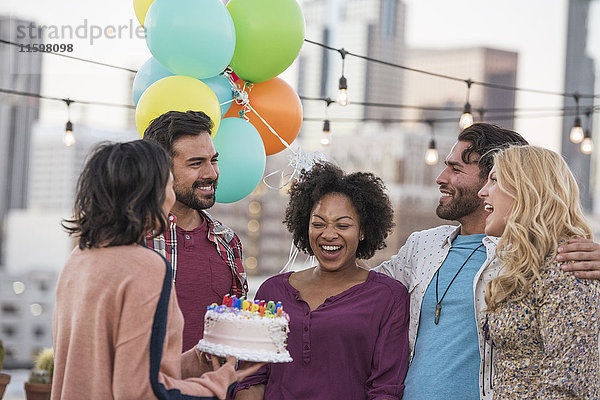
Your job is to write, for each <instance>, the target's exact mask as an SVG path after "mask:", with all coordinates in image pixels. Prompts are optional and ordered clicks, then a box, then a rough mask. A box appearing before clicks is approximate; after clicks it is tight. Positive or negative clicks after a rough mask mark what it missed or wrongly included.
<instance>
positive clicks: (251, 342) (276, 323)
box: [198, 296, 292, 363]
mask: <svg viewBox="0 0 600 400" xmlns="http://www.w3.org/2000/svg"><path fill="white" fill-rule="evenodd" d="M288 322H289V316H288V315H287V313H286V312H285V311H283V306H282V305H281V302H277V303H274V302H273V301H269V302H264V301H260V300H255V301H254V302H252V301H249V300H244V298H241V299H237V298H236V297H235V296H232V297H229V296H225V298H224V299H223V304H222V305H217V304H216V303H213V304H211V305H210V306H208V309H207V311H206V314H205V316H204V337H203V338H202V340H200V342H199V343H198V349H199V350H200V351H203V352H205V353H209V354H214V355H217V356H219V357H225V356H227V355H232V356H235V357H236V358H237V359H238V360H245V361H260V362H271V363H280V362H290V361H292V357H290V353H288V351H287V349H286V343H287V335H288V332H289V328H288Z"/></svg>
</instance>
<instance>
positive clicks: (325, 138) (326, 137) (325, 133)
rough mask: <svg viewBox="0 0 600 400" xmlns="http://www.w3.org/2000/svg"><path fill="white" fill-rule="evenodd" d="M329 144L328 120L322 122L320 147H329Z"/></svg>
mask: <svg viewBox="0 0 600 400" xmlns="http://www.w3.org/2000/svg"><path fill="white" fill-rule="evenodd" d="M330 144H331V134H330V133H329V120H328V119H326V120H325V122H323V133H321V145H323V146H329V145H330Z"/></svg>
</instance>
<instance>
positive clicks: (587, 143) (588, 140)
mask: <svg viewBox="0 0 600 400" xmlns="http://www.w3.org/2000/svg"><path fill="white" fill-rule="evenodd" d="M579 148H580V149H581V152H582V153H583V154H592V151H594V143H593V142H592V135H590V131H589V130H588V129H586V130H585V137H584V138H583V140H582V141H581V146H580V147H579Z"/></svg>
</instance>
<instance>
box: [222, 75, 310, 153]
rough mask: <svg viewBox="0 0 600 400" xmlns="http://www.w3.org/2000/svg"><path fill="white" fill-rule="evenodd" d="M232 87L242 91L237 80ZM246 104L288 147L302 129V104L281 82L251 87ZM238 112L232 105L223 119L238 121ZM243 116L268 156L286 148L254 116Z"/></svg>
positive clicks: (271, 80)
mask: <svg viewBox="0 0 600 400" xmlns="http://www.w3.org/2000/svg"><path fill="white" fill-rule="evenodd" d="M236 85H237V86H238V87H239V88H242V87H243V86H244V82H243V81H241V80H240V81H238V82H236ZM246 90H248V89H246ZM248 100H249V102H250V105H251V106H252V108H254V109H255V110H256V112H257V113H258V114H259V115H260V116H261V117H262V118H263V119H264V120H265V121H266V122H267V123H268V124H269V125H270V126H271V128H273V130H274V131H275V132H277V134H278V135H279V136H281V138H282V139H283V140H285V141H286V142H287V143H288V144H292V142H293V141H294V140H295V139H296V136H298V133H299V132H300V127H301V126H302V103H300V98H299V97H298V95H297V94H296V92H295V91H294V89H292V87H291V86H290V85H288V84H287V83H286V82H285V81H284V80H283V79H281V78H273V79H270V80H268V81H265V82H261V83H255V84H254V86H253V87H252V90H250V92H249V94H248ZM241 110H242V106H240V105H239V104H236V103H235V102H234V103H233V104H232V105H231V107H230V108H229V111H227V113H226V114H225V116H224V117H223V118H228V117H239V116H240V115H239V112H240V111H241ZM246 115H247V116H248V118H249V119H250V123H251V124H252V125H254V127H255V128H256V130H257V131H258V133H259V134H260V137H261V138H262V141H263V143H264V145H265V152H266V154H267V155H268V156H270V155H273V154H276V153H279V152H280V151H282V150H283V149H285V148H286V147H285V145H284V144H283V143H281V141H280V140H279V138H278V137H277V136H275V135H274V134H273V132H271V130H270V129H269V128H268V127H267V126H266V125H265V124H264V122H262V121H261V119H260V118H259V117H258V116H257V115H256V113H254V112H249V113H247V114H246Z"/></svg>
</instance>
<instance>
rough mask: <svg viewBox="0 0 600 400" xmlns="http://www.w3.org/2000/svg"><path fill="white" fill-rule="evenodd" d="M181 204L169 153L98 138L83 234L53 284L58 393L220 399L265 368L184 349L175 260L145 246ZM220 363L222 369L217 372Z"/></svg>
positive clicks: (79, 199)
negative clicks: (206, 357)
mask: <svg viewBox="0 0 600 400" xmlns="http://www.w3.org/2000/svg"><path fill="white" fill-rule="evenodd" d="M174 202H175V194H174V192H173V177H172V175H171V172H170V169H169V156H168V155H167V153H166V152H165V151H164V150H163V149H162V148H161V147H160V146H159V145H158V144H155V143H152V142H148V141H142V140H137V141H133V142H128V143H118V144H101V145H99V146H98V147H96V148H95V150H94V151H93V152H92V154H91V156H90V157H89V160H88V162H87V163H86V165H85V167H84V169H83V172H82V173H81V176H80V177H79V181H78V183H77V193H76V199H75V207H74V216H73V218H72V219H70V220H65V221H64V222H63V226H64V227H65V228H66V229H67V231H68V232H69V233H70V234H71V235H75V236H76V237H77V238H78V246H77V247H76V248H75V250H73V253H72V254H71V256H70V258H69V260H68V261H67V263H66V265H65V267H64V269H63V271H62V272H61V275H60V278H59V280H58V284H57V289H56V306H55V311H54V326H53V338H54V358H55V368H54V377H53V383H52V398H53V399H63V400H64V399H149V398H160V399H171V398H177V399H179V398H182V397H183V396H186V397H185V398H189V399H192V398H200V397H199V396H209V397H210V398H213V396H217V397H218V398H220V399H222V398H225V396H226V391H227V389H228V387H229V386H230V384H232V383H233V382H235V381H236V380H237V379H241V378H243V377H245V376H246V375H248V374H249V373H251V372H255V371H256V369H257V368H258V367H259V366H253V367H250V368H249V369H244V370H240V371H236V370H235V368H234V366H235V362H236V360H235V358H233V357H228V359H227V362H226V363H225V364H224V365H223V366H222V367H221V368H218V361H217V360H216V358H213V361H212V364H213V365H212V367H213V369H215V371H214V372H209V371H210V368H209V366H208V364H207V363H206V361H204V357H203V355H202V354H201V353H199V352H198V350H196V349H192V350H190V351H188V352H186V353H184V354H181V343H182V342H181V341H182V335H181V333H182V329H183V318H182V316H181V311H180V310H179V307H178V305H177V299H176V297H175V296H174V295H171V290H172V283H171V281H172V278H171V275H172V272H171V267H170V265H169V263H168V262H167V261H166V260H165V259H164V258H162V256H160V255H159V254H158V253H157V252H155V251H153V250H151V249H148V248H147V247H145V246H144V240H145V238H146V236H147V233H148V232H152V231H156V232H162V231H164V228H165V227H166V225H167V220H166V218H167V215H168V212H169V209H170V208H171V206H172V205H173V203H174ZM217 368H218V369H217Z"/></svg>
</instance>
